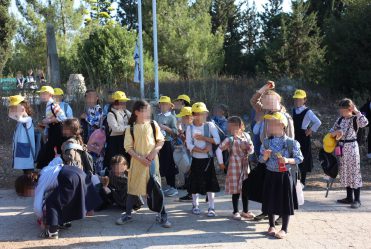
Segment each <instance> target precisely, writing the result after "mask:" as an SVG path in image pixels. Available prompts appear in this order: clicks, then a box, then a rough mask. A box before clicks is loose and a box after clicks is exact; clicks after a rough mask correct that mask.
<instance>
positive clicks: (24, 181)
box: [15, 172, 37, 197]
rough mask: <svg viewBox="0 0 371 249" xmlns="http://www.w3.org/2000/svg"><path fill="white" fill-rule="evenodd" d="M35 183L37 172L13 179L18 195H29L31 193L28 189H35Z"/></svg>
mask: <svg viewBox="0 0 371 249" xmlns="http://www.w3.org/2000/svg"><path fill="white" fill-rule="evenodd" d="M36 184H37V174H36V173H33V172H32V173H30V174H24V175H21V176H19V177H18V178H17V179H16V180H15V192H16V193H17V194H18V195H19V196H24V197H30V196H32V195H33V193H30V192H29V191H30V190H35V188H36Z"/></svg>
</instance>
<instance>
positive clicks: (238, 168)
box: [216, 116, 255, 220]
mask: <svg viewBox="0 0 371 249" xmlns="http://www.w3.org/2000/svg"><path fill="white" fill-rule="evenodd" d="M244 130H245V125H244V123H243V121H242V119H241V118H240V117H236V116H232V117H230V118H229V119H228V132H229V134H230V135H231V136H230V137H227V138H226V139H225V140H224V141H223V142H222V143H221V144H220V145H219V148H218V149H217V150H216V156H217V158H218V163H219V166H220V169H221V170H223V171H224V170H225V169H226V168H225V165H224V163H223V154H222V151H224V150H229V151H230V157H229V166H228V171H227V177H226V179H225V193H226V194H231V195H232V203H233V218H234V219H236V220H240V219H241V216H242V217H243V218H246V219H253V218H254V217H255V216H254V214H253V213H251V212H249V210H248V202H249V200H248V197H247V193H246V189H245V188H243V187H242V186H243V185H246V184H247V181H246V179H247V176H248V174H249V160H248V156H249V155H250V154H252V153H253V151H254V146H253V144H252V141H251V138H250V135H249V134H248V133H245V132H244ZM240 193H242V204H243V212H242V214H240V213H239V210H238V200H239V198H240Z"/></svg>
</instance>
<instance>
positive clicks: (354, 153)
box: [331, 99, 368, 208]
mask: <svg viewBox="0 0 371 249" xmlns="http://www.w3.org/2000/svg"><path fill="white" fill-rule="evenodd" d="M339 113H340V116H341V117H340V118H338V119H337V121H336V122H335V124H334V126H333V127H332V129H331V134H332V136H333V137H336V140H338V141H339V146H340V149H341V155H340V157H339V159H340V165H339V173H340V183H341V185H342V186H343V187H346V188H347V197H346V198H345V199H342V200H338V201H337V202H338V203H342V204H351V207H352V208H359V207H360V206H361V200H360V193H361V187H362V176H361V168H360V155H359V147H358V142H357V132H358V129H359V128H363V127H366V126H367V124H368V120H367V118H366V117H365V116H364V115H363V114H362V113H361V112H360V111H358V109H357V107H356V106H355V104H354V103H353V101H352V100H350V99H342V100H341V101H340V103H339ZM353 193H354V199H353Z"/></svg>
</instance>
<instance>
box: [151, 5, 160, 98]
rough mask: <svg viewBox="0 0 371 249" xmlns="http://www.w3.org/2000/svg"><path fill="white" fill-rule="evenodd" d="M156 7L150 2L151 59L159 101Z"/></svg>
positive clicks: (156, 96) (156, 94)
mask: <svg viewBox="0 0 371 249" xmlns="http://www.w3.org/2000/svg"><path fill="white" fill-rule="evenodd" d="M156 9H157V7H156V0H152V18H153V57H154V58H153V59H154V67H155V68H154V71H155V99H156V100H158V99H159V95H160V93H159V85H158V49H157V10H156Z"/></svg>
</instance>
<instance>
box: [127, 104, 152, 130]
mask: <svg viewBox="0 0 371 249" xmlns="http://www.w3.org/2000/svg"><path fill="white" fill-rule="evenodd" d="M148 106H149V103H148V102H147V101H145V100H137V101H135V103H134V105H133V109H132V112H131V116H130V119H129V125H134V124H135V122H136V121H137V115H135V112H136V111H141V110H143V109H144V108H146V107H148Z"/></svg>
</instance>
